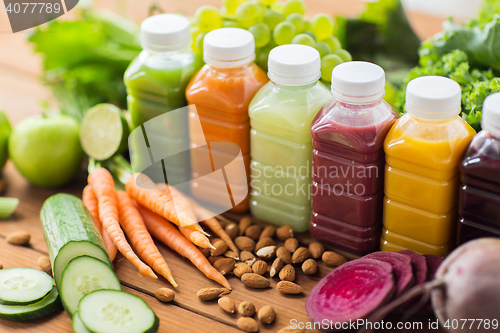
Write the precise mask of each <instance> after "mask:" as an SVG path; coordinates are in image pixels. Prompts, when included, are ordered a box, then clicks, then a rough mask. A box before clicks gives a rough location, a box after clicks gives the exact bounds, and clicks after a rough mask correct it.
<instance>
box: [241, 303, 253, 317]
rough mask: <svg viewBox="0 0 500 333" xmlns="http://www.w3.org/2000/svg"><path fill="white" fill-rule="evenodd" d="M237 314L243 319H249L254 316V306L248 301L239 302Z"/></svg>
mask: <svg viewBox="0 0 500 333" xmlns="http://www.w3.org/2000/svg"><path fill="white" fill-rule="evenodd" d="M238 313H239V314H240V315H241V316H243V317H251V316H253V315H254V314H255V305H253V303H252V302H249V301H244V302H241V303H240V305H238Z"/></svg>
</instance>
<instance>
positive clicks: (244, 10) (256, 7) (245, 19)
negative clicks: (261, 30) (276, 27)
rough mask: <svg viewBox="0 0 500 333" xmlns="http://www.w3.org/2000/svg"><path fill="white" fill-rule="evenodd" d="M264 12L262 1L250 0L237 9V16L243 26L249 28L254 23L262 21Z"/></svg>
mask: <svg viewBox="0 0 500 333" xmlns="http://www.w3.org/2000/svg"><path fill="white" fill-rule="evenodd" d="M264 12H265V10H264V6H262V4H261V3H260V2H258V1H248V2H245V3H242V4H241V5H240V6H239V7H238V9H236V18H237V19H238V22H239V24H240V25H241V26H242V27H243V28H245V29H248V28H250V27H251V26H252V25H254V24H256V23H260V22H262V19H263V16H264Z"/></svg>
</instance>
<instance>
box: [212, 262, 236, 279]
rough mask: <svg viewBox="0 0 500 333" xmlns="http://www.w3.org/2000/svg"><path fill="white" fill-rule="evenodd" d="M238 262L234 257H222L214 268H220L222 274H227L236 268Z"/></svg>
mask: <svg viewBox="0 0 500 333" xmlns="http://www.w3.org/2000/svg"><path fill="white" fill-rule="evenodd" d="M235 263H236V262H235V261H234V259H232V258H222V259H219V260H217V261H216V262H215V263H214V265H213V266H214V268H215V269H216V270H218V271H219V272H220V273H221V274H222V275H226V274H227V273H229V272H231V271H232V270H233V268H234V264H235Z"/></svg>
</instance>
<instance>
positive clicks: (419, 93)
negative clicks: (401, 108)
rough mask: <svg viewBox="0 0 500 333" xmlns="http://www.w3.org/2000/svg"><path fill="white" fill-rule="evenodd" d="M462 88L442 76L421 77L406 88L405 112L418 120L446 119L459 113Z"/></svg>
mask: <svg viewBox="0 0 500 333" xmlns="http://www.w3.org/2000/svg"><path fill="white" fill-rule="evenodd" d="M461 106H462V88H460V85H459V84H458V83H456V82H455V81H453V80H452V79H449V78H447V77H443V76H422V77H419V78H416V79H413V80H411V81H410V83H408V85H407V86H406V105H405V108H406V111H407V112H408V113H409V114H411V115H414V116H416V117H420V118H427V119H446V118H451V117H453V116H455V115H457V114H458V113H460V110H461Z"/></svg>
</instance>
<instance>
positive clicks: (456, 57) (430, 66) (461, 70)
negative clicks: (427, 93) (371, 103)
mask: <svg viewBox="0 0 500 333" xmlns="http://www.w3.org/2000/svg"><path fill="white" fill-rule="evenodd" d="M426 75H439V76H446V77H449V78H451V79H453V80H455V81H456V82H458V83H459V84H460V86H461V87H462V118H463V119H464V120H466V121H467V122H468V123H469V124H470V125H471V126H472V127H474V129H476V130H480V129H481V111H482V108H483V101H484V99H485V98H486V97H487V96H488V95H489V94H492V93H495V92H498V91H500V78H495V77H494V75H493V72H492V71H491V70H486V71H484V70H479V69H477V68H474V69H471V68H470V64H469V59H468V56H467V53H465V52H464V51H461V50H454V51H452V52H450V53H447V54H445V55H443V56H442V57H441V58H440V59H438V60H437V61H432V60H428V61H426V62H425V64H424V65H423V66H418V67H415V68H414V69H412V70H411V71H410V73H409V74H408V76H407V77H406V79H405V80H404V86H403V87H402V89H401V90H400V91H399V93H398V98H397V100H396V102H395V103H394V107H395V108H396V110H397V111H398V112H399V113H401V114H402V113H404V112H405V111H404V102H405V94H406V85H407V84H408V82H410V81H411V80H413V79H415V78H417V77H420V76H426Z"/></svg>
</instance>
